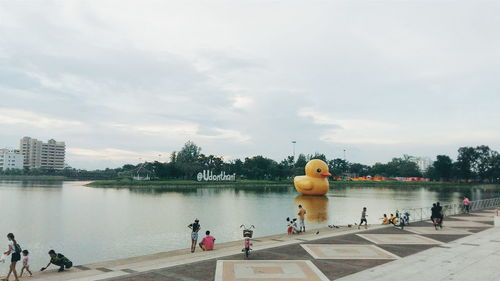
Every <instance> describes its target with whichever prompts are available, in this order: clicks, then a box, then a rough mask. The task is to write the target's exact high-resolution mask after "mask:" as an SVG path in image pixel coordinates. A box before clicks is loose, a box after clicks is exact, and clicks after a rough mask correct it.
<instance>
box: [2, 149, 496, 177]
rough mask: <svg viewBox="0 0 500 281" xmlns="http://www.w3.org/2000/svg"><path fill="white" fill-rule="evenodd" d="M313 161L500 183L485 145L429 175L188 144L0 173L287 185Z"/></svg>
mask: <svg viewBox="0 0 500 281" xmlns="http://www.w3.org/2000/svg"><path fill="white" fill-rule="evenodd" d="M311 159H321V160H323V161H325V162H326V163H328V166H329V167H330V172H331V173H332V174H333V175H334V176H336V177H357V176H385V177H428V178H430V179H431V180H435V181H466V182H489V183H498V182H500V154H499V153H498V152H497V151H494V150H491V149H490V148H489V147H488V146H485V145H481V146H477V147H461V148H459V149H458V157H457V159H456V161H453V160H452V159H451V158H450V157H449V156H447V155H438V156H437V157H436V160H435V161H434V162H433V163H432V165H431V166H430V167H429V168H428V169H427V170H425V171H421V170H420V169H419V167H418V165H417V164H416V163H415V161H414V160H413V158H412V157H410V156H408V155H404V156H403V157H400V158H393V159H392V160H391V161H389V162H387V163H375V164H374V165H371V166H370V165H364V164H361V163H353V162H349V161H346V160H345V159H341V158H334V159H327V158H326V156H325V155H324V154H321V153H315V154H308V155H305V154H299V155H298V156H297V157H296V159H294V157H293V156H288V157H286V158H285V159H283V160H281V161H279V162H278V161H275V160H273V159H270V158H267V157H264V156H261V155H257V156H253V157H247V158H245V159H234V160H230V161H224V159H223V158H222V157H220V156H214V155H205V154H203V153H202V149H201V147H199V146H197V145H196V144H195V143H193V142H191V141H188V142H187V143H185V144H184V146H183V147H182V148H181V149H180V150H179V151H174V152H172V153H171V154H170V161H168V162H159V161H154V162H145V163H140V164H138V165H132V164H126V165H123V166H122V167H120V168H116V169H109V168H108V169H105V170H94V171H87V170H80V169H73V168H66V169H64V170H46V169H31V170H30V169H24V170H7V171H1V174H4V175H56V176H65V177H67V178H75V179H115V178H120V177H132V176H134V175H141V176H145V175H149V176H150V177H152V178H156V179H187V180H194V179H195V178H196V175H197V174H198V173H199V172H200V171H202V170H211V171H213V172H214V173H220V172H221V171H224V172H226V173H228V174H233V173H234V174H236V175H237V178H238V179H255V180H286V179H291V178H292V177H293V176H296V175H302V174H304V166H305V165H306V163H307V162H308V161H309V160H311Z"/></svg>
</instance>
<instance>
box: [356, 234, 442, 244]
mask: <svg viewBox="0 0 500 281" xmlns="http://www.w3.org/2000/svg"><path fill="white" fill-rule="evenodd" d="M357 235H358V236H359V237H362V238H364V239H366V240H368V241H370V242H372V243H375V244H391V245H408V244H409V245H411V244H413V245H438V244H442V243H441V242H439V241H437V240H434V239H431V238H427V237H424V236H420V235H417V234H357Z"/></svg>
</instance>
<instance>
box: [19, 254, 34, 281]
mask: <svg viewBox="0 0 500 281" xmlns="http://www.w3.org/2000/svg"><path fill="white" fill-rule="evenodd" d="M29 254H30V252H28V250H23V268H21V275H19V277H23V273H24V270H26V271H27V272H28V273H29V274H30V276H33V273H31V270H30V257H29Z"/></svg>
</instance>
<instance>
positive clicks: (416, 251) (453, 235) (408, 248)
mask: <svg viewBox="0 0 500 281" xmlns="http://www.w3.org/2000/svg"><path fill="white" fill-rule="evenodd" d="M448 225H453V227H449V226H448ZM492 225H493V212H491V211H485V212H481V213H476V214H474V215H462V216H455V217H447V218H446V220H445V227H444V228H443V230H438V231H436V230H434V227H433V226H432V225H431V224H429V223H427V222H419V223H413V224H412V225H411V227H407V228H405V230H401V229H399V228H395V227H392V226H389V227H387V226H380V225H376V226H372V227H370V228H369V229H368V230H366V231H365V230H363V229H362V230H359V231H358V230H357V229H353V228H347V227H343V228H341V229H329V228H325V229H321V230H319V234H318V235H316V234H315V232H316V231H310V232H308V233H307V234H302V235H293V236H289V235H286V234H285V235H275V236H269V237H265V238H257V239H256V241H255V242H254V245H255V247H254V249H255V251H254V252H253V253H252V255H251V258H250V260H244V259H243V254H242V253H241V252H240V250H241V248H242V245H243V242H242V241H237V242H230V243H224V244H220V245H217V249H216V250H215V251H211V252H197V253H195V254H191V253H189V251H188V250H187V249H186V250H178V251H173V252H168V253H159V254H155V255H148V256H141V257H136V258H130V259H123V260H117V261H110V262H104V263H96V264H91V265H85V266H80V267H77V268H75V269H72V270H70V271H69V272H64V273H56V272H48V273H41V274H37V275H36V276H35V277H33V278H30V279H31V280H110V281H111V280H124V281H135V280H137V281H140V280H169V281H170V280H172V281H173V280H189V281H205V280H206V281H212V280H215V281H239V280H242V281H243V280H245V281H247V280H260V281H271V280H277V279H279V280H281V281H287V280H294V281H299V280H304V281H305V280H321V281H324V280H344V281H350V280H369V279H370V280H396V279H397V280H401V279H402V278H404V279H407V280H410V281H411V280H426V279H428V280H469V279H471V277H472V276H481V278H479V279H478V278H474V279H476V280H500V277H498V276H500V275H498V274H497V273H496V272H495V268H494V267H492V265H493V264H494V263H498V262H499V261H500V260H499V259H500V256H499V255H498V254H497V253H496V252H498V251H499V250H500V233H497V231H496V230H497V229H495V228H491V227H492ZM495 278H497V279H495Z"/></svg>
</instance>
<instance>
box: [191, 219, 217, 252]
mask: <svg viewBox="0 0 500 281" xmlns="http://www.w3.org/2000/svg"><path fill="white" fill-rule="evenodd" d="M188 228H189V229H191V253H194V252H195V250H196V243H197V242H198V232H199V231H200V229H201V225H200V220H199V219H195V220H194V222H193V223H191V224H189V225H188ZM198 245H199V246H200V248H201V249H202V250H203V251H212V250H213V249H214V246H215V237H213V236H212V235H210V230H207V231H205V237H203V239H202V240H201V242H200V243H199V244H198Z"/></svg>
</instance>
